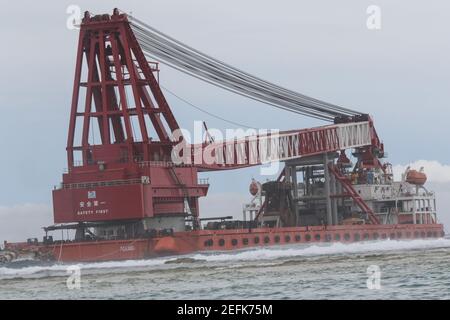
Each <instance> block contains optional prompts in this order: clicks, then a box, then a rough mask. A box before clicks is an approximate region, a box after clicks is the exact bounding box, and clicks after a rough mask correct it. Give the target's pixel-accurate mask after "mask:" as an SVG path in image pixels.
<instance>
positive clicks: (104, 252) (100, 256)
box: [5, 224, 444, 262]
mask: <svg viewBox="0 0 450 320" xmlns="http://www.w3.org/2000/svg"><path fill="white" fill-rule="evenodd" d="M442 236H444V230H443V225H442V224H422V225H420V224H400V225H346V226H311V227H290V228H272V229H270V228H258V229H252V230H248V229H245V230H244V229H240V230H198V231H190V232H177V233H175V234H174V235H173V236H167V237H156V238H151V239H130V240H108V241H86V242H63V243H54V244H52V245H42V244H41V245H39V246H36V247H33V248H32V249H33V250H34V251H37V252H39V253H40V256H43V257H48V258H49V259H54V260H56V261H62V262H73V261H86V262H87V261H108V260H129V259H145V258H150V257H157V256H165V255H180V254H188V253H192V252H201V251H228V250H237V249H245V248H252V247H270V246H279V245H289V244H296V243H297V244H312V243H330V242H343V243H352V242H359V241H370V240H387V239H391V240H411V239H432V238H439V237H442ZM5 247H6V249H8V250H15V251H19V252H20V251H21V250H24V249H28V250H30V246H29V245H27V244H22V243H17V244H14V243H6V246H5Z"/></svg>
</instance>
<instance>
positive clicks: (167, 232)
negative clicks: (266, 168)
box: [0, 9, 444, 261]
mask: <svg viewBox="0 0 450 320" xmlns="http://www.w3.org/2000/svg"><path fill="white" fill-rule="evenodd" d="M149 57H151V58H152V59H154V58H157V59H158V60H159V61H161V62H162V63H165V64H167V65H169V66H171V67H173V68H175V69H178V70H180V71H183V72H185V73H187V74H189V75H192V76H194V77H197V78H199V79H201V80H204V81H206V82H209V83H211V84H214V85H217V86H219V87H222V88H224V89H227V90H229V91H232V92H234V93H237V94H240V95H244V96H246V97H249V98H252V99H254V100H258V101H261V102H264V103H266V104H269V105H272V106H274V107H277V108H281V109H283V110H287V111H291V112H295V113H297V114H301V115H306V116H310V117H314V118H318V119H321V120H324V121H331V122H332V124H328V125H325V126H320V127H315V128H309V129H301V130H290V131H280V132H255V133H253V134H250V135H248V136H246V137H244V138H236V139H233V140H230V141H215V140H214V139H213V138H212V137H209V138H208V139H206V140H205V141H204V142H202V143H198V144H190V143H188V139H186V137H185V136H184V135H183V131H182V130H181V128H180V126H179V125H178V122H177V120H176V118H175V116H174V115H173V113H172V111H171V109H170V107H169V104H168V102H167V100H166V99H165V97H164V94H163V92H162V90H161V87H160V85H159V81H158V79H159V64H158V63H157V62H149V61H148V60H147V59H148V58H149ZM205 127H206V125H205ZM346 150H347V152H348V151H350V152H351V154H352V159H354V163H352V161H351V160H350V159H349V158H348V156H347V153H346ZM67 157H68V170H67V172H66V173H64V174H63V181H62V183H61V185H60V186H58V187H55V189H54V190H53V207H54V222H55V225H52V226H49V227H46V228H44V229H45V232H46V235H45V237H44V238H43V241H42V242H39V241H37V239H29V241H28V242H27V243H5V250H3V251H1V253H0V259H2V260H3V261H11V260H13V259H15V258H17V257H20V256H21V255H24V254H28V255H30V254H31V255H34V256H35V257H36V258H38V259H43V260H57V261H104V260H121V259H140V258H147V257H152V256H158V255H168V254H169V255H171V254H185V253H190V252H194V251H204V250H207V251H208V250H235V249H241V248H247V247H255V246H270V245H283V244H291V243H311V242H332V241H340V242H354V241H363V240H377V239H387V238H389V239H415V238H437V237H442V236H443V235H444V234H443V226H442V224H439V223H438V221H437V217H436V201H435V196H434V194H433V193H432V192H430V191H428V190H427V189H426V188H425V187H424V184H425V182H426V176H425V174H424V173H423V172H422V171H416V170H407V171H406V172H405V173H404V175H403V177H402V179H401V181H394V178H393V173H392V168H391V165H390V164H389V163H386V162H384V161H383V159H384V157H385V152H384V145H383V143H382V142H381V140H380V139H379V137H378V134H377V132H376V130H375V127H374V123H373V119H372V118H371V117H370V116H369V115H367V114H363V113H360V112H357V111H354V110H350V109H347V108H343V107H340V106H336V105H333V104H329V103H326V102H323V101H320V100H317V99H313V98H310V97H307V96H304V95H301V94H299V93H296V92H293V91H291V90H288V89H285V88H282V87H279V86H276V85H274V84H272V83H269V82H267V81H264V80H262V79H259V78H257V77H254V76H251V75H249V74H247V73H245V72H243V71H241V70H239V69H236V68H234V67H232V66H230V65H227V64H225V63H223V62H221V61H218V60H216V59H214V58H212V57H210V56H207V55H205V54H203V53H201V52H199V51H197V50H195V49H193V48H191V47H188V46H186V45H184V44H182V43H181V42H179V41H177V40H175V39H173V38H171V37H169V36H167V35H165V34H163V33H161V32H159V31H158V30H156V29H154V28H152V27H151V26H148V25H147V24H145V23H143V22H141V21H139V20H137V19H135V18H133V17H130V16H128V15H126V14H124V13H122V12H120V11H119V10H117V9H115V10H114V12H113V14H112V15H108V14H104V15H96V16H91V15H90V14H89V13H88V12H86V13H85V15H84V18H83V21H82V23H81V27H80V35H79V43H78V54H77V61H76V68H75V81H74V89H73V96H72V106H71V114H70V124H69V134H68V142H67ZM275 161H281V162H282V163H284V165H285V167H284V169H283V170H282V172H281V174H280V175H279V177H278V179H277V180H275V181H269V182H266V183H263V184H259V183H257V182H253V183H252V185H251V188H250V189H251V193H252V195H253V196H254V199H253V200H252V202H251V203H249V204H248V205H246V206H245V207H244V218H243V219H242V220H232V219H230V217H216V218H201V216H200V211H199V198H200V197H203V196H206V195H207V192H208V189H209V182H208V181H207V180H205V179H199V177H198V174H199V173H200V172H210V171H219V170H222V171H225V170H232V169H239V168H245V167H249V166H256V165H261V164H263V163H271V162H275ZM60 230H63V231H64V230H73V231H74V237H73V238H72V239H65V240H58V241H54V240H53V237H52V236H51V235H49V233H52V232H54V231H60Z"/></svg>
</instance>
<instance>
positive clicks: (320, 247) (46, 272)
mask: <svg viewBox="0 0 450 320" xmlns="http://www.w3.org/2000/svg"><path fill="white" fill-rule="evenodd" d="M443 247H450V239H444V238H440V239H429V240H425V239H424V240H382V241H367V242H357V243H350V244H344V243H331V244H310V245H304V244H302V245H300V244H299V245H289V246H279V247H265V248H253V249H247V250H240V251H237V252H236V251H233V252H215V253H213V252H210V253H196V254H190V255H185V256H176V257H165V258H154V259H147V260H126V261H109V262H93V263H77V264H52V265H38V266H36V265H33V266H24V267H20V268H17V267H15V268H12V267H0V280H3V279H15V278H29V277H33V278H40V277H49V276H66V275H67V270H68V268H69V267H72V266H78V267H79V268H80V269H82V270H84V271H86V270H92V271H93V272H95V271H98V272H100V271H102V270H105V269H110V270H111V269H118V270H120V272H126V271H127V270H129V269H136V268H145V269H148V268H169V267H178V266H180V265H185V264H192V263H195V262H202V263H205V262H206V263H208V262H211V263H214V262H227V261H230V262H236V261H258V260H261V261H264V260H265V261H266V262H268V261H267V260H274V259H280V258H292V257H301V256H304V257H311V256H321V255H342V254H359V253H374V252H389V251H404V250H418V249H434V248H443ZM114 271H115V270H111V272H114Z"/></svg>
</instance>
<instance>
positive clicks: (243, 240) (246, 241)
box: [242, 238, 248, 246]
mask: <svg viewBox="0 0 450 320" xmlns="http://www.w3.org/2000/svg"><path fill="white" fill-rule="evenodd" d="M242 244H243V245H244V246H246V245H248V239H247V238H244V239H242Z"/></svg>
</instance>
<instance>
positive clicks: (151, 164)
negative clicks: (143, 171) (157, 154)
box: [136, 161, 191, 168]
mask: <svg viewBox="0 0 450 320" xmlns="http://www.w3.org/2000/svg"><path fill="white" fill-rule="evenodd" d="M136 162H137V164H138V165H139V167H141V168H145V167H164V168H167V167H190V166H191V165H188V164H175V163H173V162H171V161H136Z"/></svg>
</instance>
